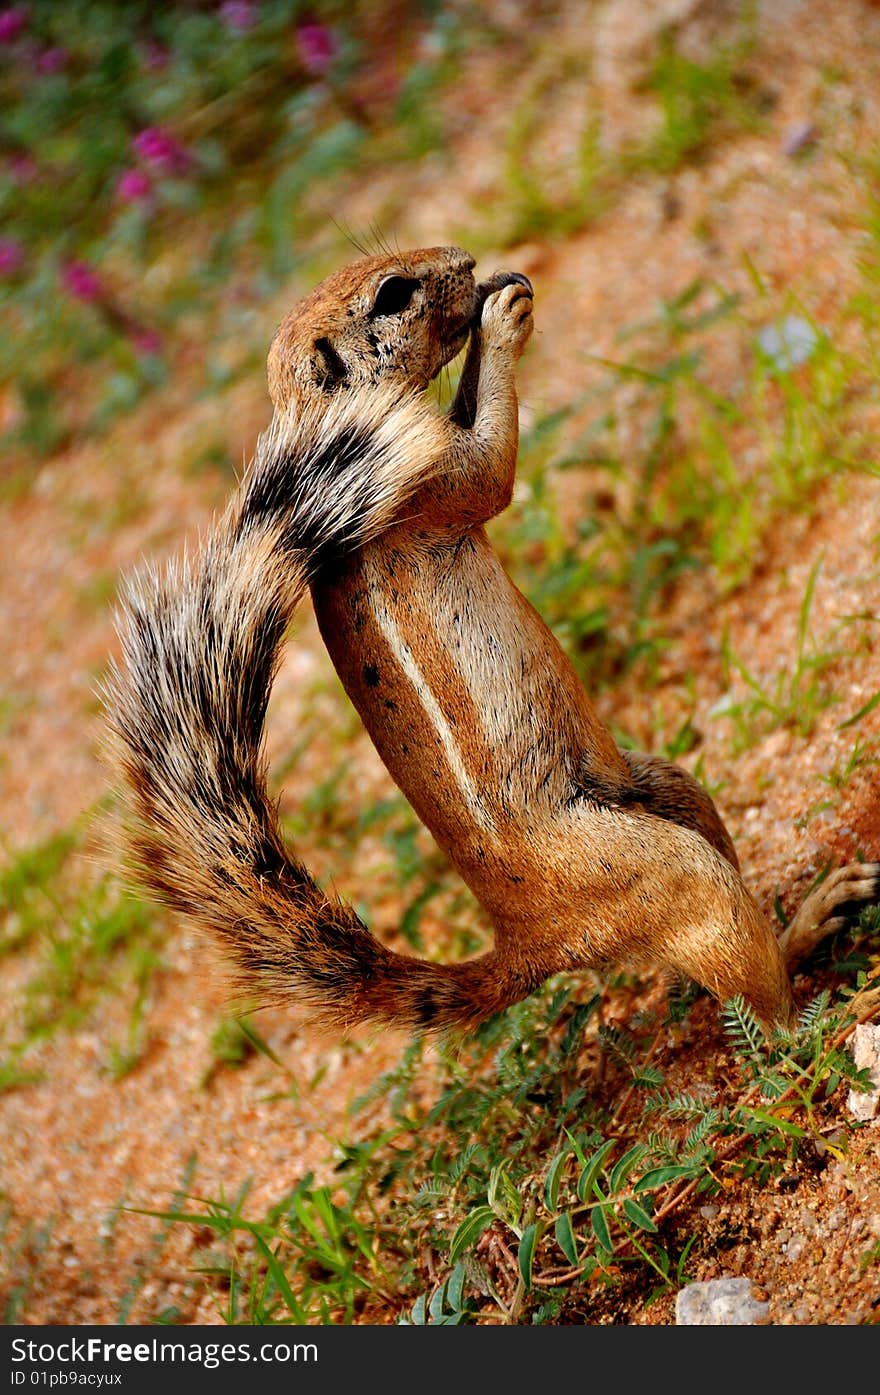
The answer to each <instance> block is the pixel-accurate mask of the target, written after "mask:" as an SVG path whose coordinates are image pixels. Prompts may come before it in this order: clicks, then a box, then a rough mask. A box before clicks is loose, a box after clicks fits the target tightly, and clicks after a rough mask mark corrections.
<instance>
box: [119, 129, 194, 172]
mask: <svg viewBox="0 0 880 1395" xmlns="http://www.w3.org/2000/svg"><path fill="white" fill-rule="evenodd" d="M132 146H133V147H134V151H135V153H136V154H137V155H139V156H140V158H141V159H142V160H146V162H147V164H148V165H154V166H155V167H156V169H157V170H159V172H160V173H161V174H183V173H184V171H185V170H187V169H188V168H189V164H190V158H189V155H188V154H187V152H186V151H185V150H184V148H183V146H182V145H180V144H179V142H178V141H176V140H175V139H174V137H173V136H170V135H169V134H168V132H167V131H163V130H162V129H161V128H160V127H159V126H148V127H147V128H146V129H145V130H143V131H139V132H138V134H137V135H136V136H135V137H134V139H133V141H132Z"/></svg>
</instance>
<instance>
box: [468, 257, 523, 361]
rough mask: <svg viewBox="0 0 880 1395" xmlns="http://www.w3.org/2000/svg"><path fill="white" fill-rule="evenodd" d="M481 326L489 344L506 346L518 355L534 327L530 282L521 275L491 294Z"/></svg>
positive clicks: (485, 343) (489, 345)
mask: <svg viewBox="0 0 880 1395" xmlns="http://www.w3.org/2000/svg"><path fill="white" fill-rule="evenodd" d="M480 329H481V331H482V335H483V343H484V346H485V347H486V348H499V349H507V350H508V352H510V353H512V354H513V355H514V357H515V358H519V356H520V354H521V353H522V351H523V349H524V348H525V346H526V344H527V343H528V341H529V336H530V335H531V332H532V330H533V329H534V319H533V317H532V287H531V282H529V281H528V280H527V279H526V278H525V277H524V276H523V277H521V278H519V277H518V278H517V279H516V280H515V281H514V280H511V281H509V282H508V283H507V285H505V286H503V287H502V289H501V290H500V291H494V292H493V293H492V294H491V295H490V296H488V297H487V298H486V302H485V304H484V306H483V314H482V318H481V320H480Z"/></svg>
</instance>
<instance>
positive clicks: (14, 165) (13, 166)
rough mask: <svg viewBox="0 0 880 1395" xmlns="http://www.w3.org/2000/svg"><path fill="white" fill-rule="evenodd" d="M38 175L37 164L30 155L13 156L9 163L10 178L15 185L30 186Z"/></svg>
mask: <svg viewBox="0 0 880 1395" xmlns="http://www.w3.org/2000/svg"><path fill="white" fill-rule="evenodd" d="M37 174H38V169H37V162H36V160H32V159H31V157H30V155H13V157H12V159H11V160H10V161H9V177H10V179H11V180H12V181H13V183H14V184H30V182H31V180H33V179H36V177H37Z"/></svg>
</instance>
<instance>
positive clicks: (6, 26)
mask: <svg viewBox="0 0 880 1395" xmlns="http://www.w3.org/2000/svg"><path fill="white" fill-rule="evenodd" d="M27 20H28V12H27V6H26V5H12V6H10V8H9V9H8V10H0V44H11V43H12V40H13V39H17V38H18V36H19V34H20V33H21V31H22V29H23V28H24V27H25V25H26V24H27Z"/></svg>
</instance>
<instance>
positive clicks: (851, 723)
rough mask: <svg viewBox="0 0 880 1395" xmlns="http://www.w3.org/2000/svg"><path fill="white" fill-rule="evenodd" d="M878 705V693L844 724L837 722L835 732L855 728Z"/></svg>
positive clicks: (879, 696)
mask: <svg viewBox="0 0 880 1395" xmlns="http://www.w3.org/2000/svg"><path fill="white" fill-rule="evenodd" d="M878 703H880V692H878V693H875V694H874V696H873V697H872V698H869V699H868V701H867V702H866V703H865V705H864V706H863V707H860V708H859V710H858V712H854V713H853V715H852V716H851V717H847V719H846V721H845V722H838V724H837V730H838V731H845V730H846V728H847V727H852V726H855V724H856V722H860V721H861V720H862V718H863V717H867V715H868V713H869V712H873V711H874V708H875V707H876V706H877V705H878Z"/></svg>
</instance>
